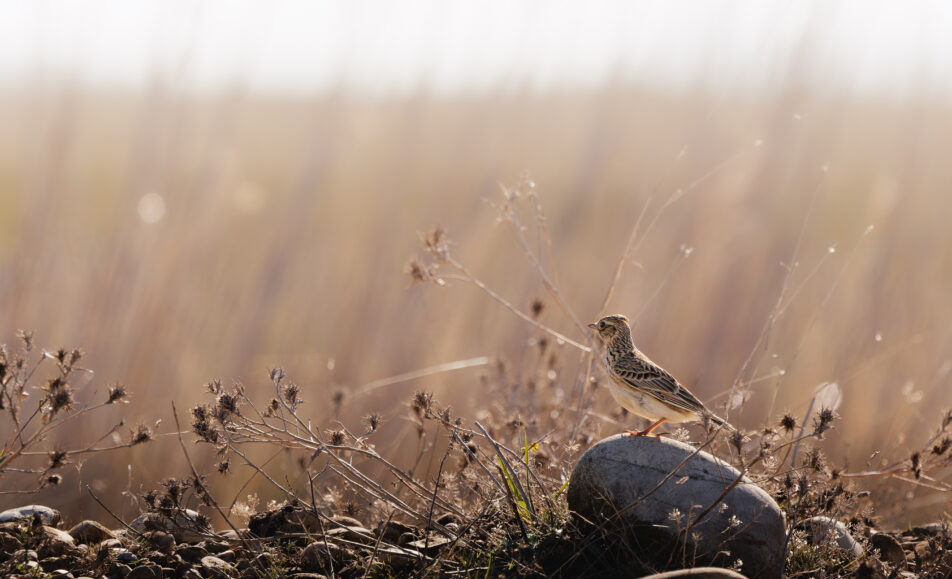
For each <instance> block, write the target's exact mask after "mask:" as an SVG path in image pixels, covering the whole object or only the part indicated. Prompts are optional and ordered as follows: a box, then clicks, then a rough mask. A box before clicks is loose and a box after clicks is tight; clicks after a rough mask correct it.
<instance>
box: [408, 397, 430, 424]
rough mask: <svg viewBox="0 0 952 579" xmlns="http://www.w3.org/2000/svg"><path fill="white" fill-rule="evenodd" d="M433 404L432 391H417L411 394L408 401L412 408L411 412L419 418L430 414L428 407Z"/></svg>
mask: <svg viewBox="0 0 952 579" xmlns="http://www.w3.org/2000/svg"><path fill="white" fill-rule="evenodd" d="M432 406H433V393H432V392H422V391H421V392H417V393H415V394H414V395H413V400H412V401H411V402H410V407H411V408H413V412H414V413H415V414H416V415H417V417H419V418H427V417H429V416H430V409H431V408H432Z"/></svg>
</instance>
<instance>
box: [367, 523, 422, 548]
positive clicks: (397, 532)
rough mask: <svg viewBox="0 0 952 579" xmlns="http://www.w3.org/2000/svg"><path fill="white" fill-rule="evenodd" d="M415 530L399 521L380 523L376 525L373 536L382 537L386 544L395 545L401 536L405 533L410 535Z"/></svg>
mask: <svg viewBox="0 0 952 579" xmlns="http://www.w3.org/2000/svg"><path fill="white" fill-rule="evenodd" d="M415 530H416V527H411V526H410V525H408V524H406V523H403V522H400V521H380V523H379V524H377V528H376V530H375V531H374V534H375V535H376V536H378V537H383V540H384V541H386V542H388V543H396V542H397V539H398V538H399V537H400V536H401V535H403V534H405V533H410V534H411V535H412V534H413V531H415ZM411 540H412V539H411Z"/></svg>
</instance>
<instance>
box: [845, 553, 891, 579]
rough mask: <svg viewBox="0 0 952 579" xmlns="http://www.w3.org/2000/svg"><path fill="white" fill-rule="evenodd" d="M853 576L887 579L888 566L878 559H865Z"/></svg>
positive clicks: (866, 578)
mask: <svg viewBox="0 0 952 579" xmlns="http://www.w3.org/2000/svg"><path fill="white" fill-rule="evenodd" d="M853 576H854V577H862V578H863V579H886V577H887V573H886V565H884V564H883V562H882V561H880V560H879V559H877V558H876V557H864V558H863V560H862V561H861V562H860V564H859V566H858V567H857V568H856V574H855V575H853Z"/></svg>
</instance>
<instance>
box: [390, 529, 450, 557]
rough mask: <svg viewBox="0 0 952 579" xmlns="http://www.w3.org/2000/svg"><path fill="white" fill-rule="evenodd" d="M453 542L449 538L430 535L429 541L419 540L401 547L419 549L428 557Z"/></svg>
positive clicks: (434, 534)
mask: <svg viewBox="0 0 952 579" xmlns="http://www.w3.org/2000/svg"><path fill="white" fill-rule="evenodd" d="M452 542H453V539H450V538H449V537H444V536H443V535H437V534H436V533H430V536H429V539H426V538H424V539H417V540H416V541H409V542H408V543H406V545H401V546H406V547H410V548H412V549H417V550H418V551H422V552H424V553H426V554H427V555H432V554H433V552H434V551H439V550H440V548H441V547H443V546H444V545H447V544H449V543H452Z"/></svg>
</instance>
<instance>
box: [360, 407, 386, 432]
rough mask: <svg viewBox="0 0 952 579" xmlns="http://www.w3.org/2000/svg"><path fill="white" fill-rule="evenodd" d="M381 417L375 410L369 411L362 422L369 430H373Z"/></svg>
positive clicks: (378, 424) (377, 425)
mask: <svg viewBox="0 0 952 579" xmlns="http://www.w3.org/2000/svg"><path fill="white" fill-rule="evenodd" d="M381 421H382V418H381V417H380V415H379V414H377V413H376V412H371V413H370V414H368V415H367V416H364V418H363V423H364V425H365V426H366V427H367V429H368V430H369V431H370V432H375V431H376V430H377V428H378V427H379V426H380V422H381Z"/></svg>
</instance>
